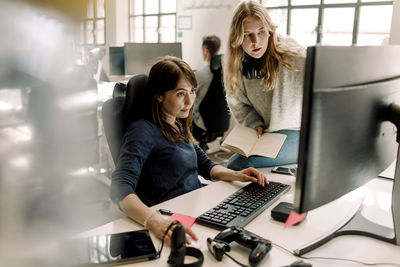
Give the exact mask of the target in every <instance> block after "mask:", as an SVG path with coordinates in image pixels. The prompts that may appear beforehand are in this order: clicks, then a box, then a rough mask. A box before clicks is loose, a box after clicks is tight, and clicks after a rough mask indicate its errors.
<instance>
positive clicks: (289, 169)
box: [271, 166, 296, 176]
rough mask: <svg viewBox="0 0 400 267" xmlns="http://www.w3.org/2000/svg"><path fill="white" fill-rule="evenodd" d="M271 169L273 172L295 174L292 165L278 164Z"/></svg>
mask: <svg viewBox="0 0 400 267" xmlns="http://www.w3.org/2000/svg"><path fill="white" fill-rule="evenodd" d="M271 171H272V172H275V173H280V174H286V175H293V176H296V168H294V167H282V166H279V167H274V168H272V170H271Z"/></svg>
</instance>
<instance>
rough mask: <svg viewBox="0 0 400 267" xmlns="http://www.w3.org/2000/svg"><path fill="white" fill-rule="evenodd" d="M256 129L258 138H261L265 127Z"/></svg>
mask: <svg viewBox="0 0 400 267" xmlns="http://www.w3.org/2000/svg"><path fill="white" fill-rule="evenodd" d="M254 129H255V130H256V131H257V136H258V138H260V137H261V135H262V134H263V131H264V129H263V127H261V126H257V127H256V128H254Z"/></svg>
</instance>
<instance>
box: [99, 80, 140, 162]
mask: <svg viewBox="0 0 400 267" xmlns="http://www.w3.org/2000/svg"><path fill="white" fill-rule="evenodd" d="M146 83H147V76H146V75H144V74H140V75H135V76H133V77H132V78H131V79H130V80H129V82H128V84H127V85H125V84H123V83H117V84H116V85H115V87H114V92H113V98H111V99H108V100H107V101H106V102H104V104H103V107H102V116H103V125H104V132H105V135H106V139H107V143H108V146H109V148H110V152H111V156H112V158H113V161H114V163H115V165H117V163H118V159H119V152H120V148H121V144H122V137H123V136H124V133H125V130H126V129H127V127H128V126H129V124H131V123H132V122H133V121H135V120H137V119H140V118H142V117H143V106H142V103H143V101H142V99H143V97H144V93H145V89H146Z"/></svg>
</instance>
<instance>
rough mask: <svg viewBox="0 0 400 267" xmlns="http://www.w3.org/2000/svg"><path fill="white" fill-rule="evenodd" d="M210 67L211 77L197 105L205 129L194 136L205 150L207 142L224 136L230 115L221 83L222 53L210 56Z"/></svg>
mask: <svg viewBox="0 0 400 267" xmlns="http://www.w3.org/2000/svg"><path fill="white" fill-rule="evenodd" d="M210 69H211V72H212V74H213V78H212V80H211V84H210V87H209V88H208V91H207V93H206V95H205V96H204V99H203V101H202V102H201V103H200V106H199V112H200V115H201V117H202V118H203V121H204V125H205V126H206V128H207V131H200V134H199V136H195V138H196V139H197V140H198V141H199V146H200V147H201V148H202V149H203V150H207V148H208V147H207V143H209V142H212V141H214V140H215V139H217V138H218V137H222V136H224V133H225V132H226V131H227V130H228V129H229V122H230V117H231V114H230V111H229V107H228V103H227V101H226V94H225V88H224V85H223V78H222V55H216V56H214V57H212V59H211V62H210Z"/></svg>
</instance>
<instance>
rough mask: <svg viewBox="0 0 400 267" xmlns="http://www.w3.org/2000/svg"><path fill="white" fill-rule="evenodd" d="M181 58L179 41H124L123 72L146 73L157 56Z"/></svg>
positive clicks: (130, 73) (131, 73)
mask: <svg viewBox="0 0 400 267" xmlns="http://www.w3.org/2000/svg"><path fill="white" fill-rule="evenodd" d="M162 56H175V57H179V58H182V44H181V43H125V74H126V75H133V74H141V73H146V72H147V70H148V68H150V67H151V66H152V65H153V64H154V63H155V60H156V59H157V58H158V57H162Z"/></svg>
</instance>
